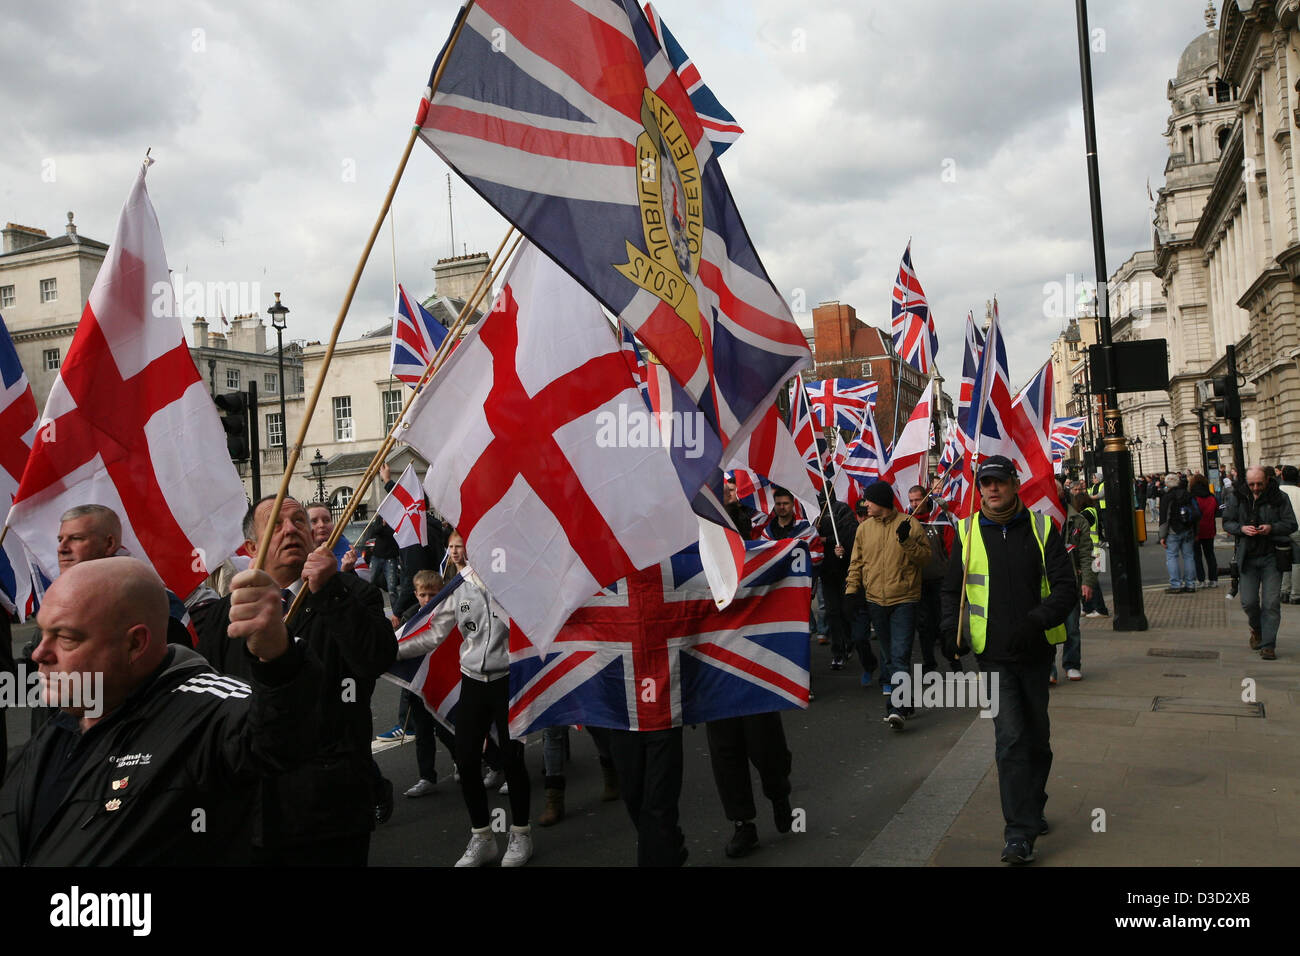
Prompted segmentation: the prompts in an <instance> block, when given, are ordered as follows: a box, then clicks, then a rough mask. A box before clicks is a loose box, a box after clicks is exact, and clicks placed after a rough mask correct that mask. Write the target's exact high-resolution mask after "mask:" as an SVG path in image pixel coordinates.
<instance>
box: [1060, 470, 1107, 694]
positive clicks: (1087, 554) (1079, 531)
mask: <svg viewBox="0 0 1300 956" xmlns="http://www.w3.org/2000/svg"><path fill="white" fill-rule="evenodd" d="M1058 492H1059V494H1060V497H1061V507H1062V508H1064V509H1065V551H1066V553H1067V554H1069V556H1070V564H1071V566H1072V567H1073V568H1074V580H1075V583H1076V584H1077V585H1078V587H1079V593H1080V594H1081V595H1082V596H1083V597H1084V599H1085V600H1086V599H1087V598H1089V597H1091V596H1092V591H1093V588H1095V587H1096V586H1097V572H1096V571H1094V570H1093V569H1092V537H1091V535H1089V534H1088V519H1087V518H1085V517H1084V516H1083V515H1081V514H1079V511H1078V508H1077V507H1076V505H1075V501H1077V500H1079V499H1081V498H1082V497H1083V496H1081V495H1075V501H1071V500H1070V496H1069V495H1068V494H1067V493H1066V491H1065V488H1064V486H1060V487H1059V488H1058ZM1079 611H1080V605H1079V602H1077V601H1076V602H1075V603H1074V606H1073V607H1072V608H1071V609H1070V614H1069V616H1068V617H1067V618H1066V619H1065V646H1064V647H1063V649H1062V651H1061V664H1062V666H1063V667H1064V668H1065V676H1066V677H1067V678H1068V679H1070V680H1083V635H1082V634H1081V633H1080V631H1079ZM1049 683H1050V684H1051V685H1052V686H1056V648H1052V675H1051V677H1050V679H1049Z"/></svg>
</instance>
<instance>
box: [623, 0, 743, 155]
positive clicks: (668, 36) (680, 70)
mask: <svg viewBox="0 0 1300 956" xmlns="http://www.w3.org/2000/svg"><path fill="white" fill-rule="evenodd" d="M645 15H646V19H647V20H649V21H650V29H651V30H653V31H654V34H655V36H656V37H658V38H659V45H660V46H662V47H663V48H664V52H665V53H667V54H668V62H670V63H672V65H673V69H674V70H676V71H677V75H678V76H680V77H681V78H682V85H683V86H684V87H686V92H687V94H689V95H690V98H691V105H692V106H694V107H695V113H696V115H697V116H699V118H700V125H701V126H703V127H704V133H705V135H706V136H708V137H709V142H710V143H712V144H713V155H714V156H721V155H722V154H723V153H724V152H725V151H726V149H727V147H728V146H730V145H731V144H732V143H734V142H735V141H736V140H738V139H739V138H740V134H741V133H743V132H744V130H743V129H741V128H740V126H738V125H737V123H736V119H735V117H734V116H732V115H731V114H730V113H728V112H727V111H726V110H725V109H724V108H723V106H722V104H721V103H719V102H718V98H717V97H716V96H714V95H713V91H712V90H711V89H709V87H708V86H707V85H706V84H705V82H704V80H703V79H701V78H700V71H699V70H698V69H697V68H696V66H695V64H694V63H692V62H691V58H690V57H689V56H687V55H686V51H685V50H683V49H682V45H681V44H680V43H678V42H677V38H676V37H674V36H673V34H672V31H671V30H669V29H668V24H666V23H664V22H663V20H662V19H660V17H659V11H658V10H656V9H655V8H654V7H653V6H652V5H651V4H649V3H647V4H646V5H645Z"/></svg>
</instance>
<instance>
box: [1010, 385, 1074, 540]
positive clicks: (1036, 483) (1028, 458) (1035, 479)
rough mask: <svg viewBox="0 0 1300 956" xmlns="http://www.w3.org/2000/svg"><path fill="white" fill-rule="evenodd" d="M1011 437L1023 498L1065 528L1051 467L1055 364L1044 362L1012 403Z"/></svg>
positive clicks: (1028, 506)
mask: <svg viewBox="0 0 1300 956" xmlns="http://www.w3.org/2000/svg"><path fill="white" fill-rule="evenodd" d="M1012 412H1013V420H1012V437H1013V438H1014V440H1015V443H1016V451H1017V456H1016V457H1015V458H1014V459H1012V460H1013V461H1015V463H1016V468H1017V469H1018V470H1019V472H1020V500H1021V501H1023V502H1024V503H1025V507H1026V508H1028V509H1029V510H1030V511H1037V512H1040V513H1042V514H1045V515H1047V516H1049V517H1050V518H1051V519H1052V520H1053V521H1055V522H1056V527H1057V528H1058V529H1059V528H1063V527H1065V509H1064V508H1062V507H1061V499H1060V496H1059V495H1058V494H1057V490H1056V476H1055V473H1054V470H1053V468H1052V441H1051V434H1052V421H1053V420H1052V363H1051V362H1044V363H1043V367H1042V368H1040V369H1039V370H1038V374H1036V375H1035V376H1034V377H1033V378H1031V379H1030V380H1029V382H1028V384H1026V385H1025V387H1024V388H1022V389H1021V390H1020V394H1019V395H1017V396H1016V399H1015V402H1014V403H1013V404H1012Z"/></svg>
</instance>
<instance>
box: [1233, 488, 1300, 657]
mask: <svg viewBox="0 0 1300 956" xmlns="http://www.w3.org/2000/svg"><path fill="white" fill-rule="evenodd" d="M1245 484H1246V486H1245V487H1244V488H1243V487H1241V485H1240V483H1238V485H1237V487H1236V488H1235V489H1234V491H1233V493H1232V494H1231V495H1230V496H1229V498H1228V505H1227V509H1226V510H1225V511H1224V514H1223V530H1224V531H1226V532H1228V534H1231V535H1234V536H1235V537H1236V539H1237V547H1236V550H1235V552H1234V558H1235V560H1236V562H1237V565H1238V567H1239V568H1240V572H1241V609H1242V610H1243V611H1245V612H1246V617H1247V619H1248V620H1249V622H1250V647H1251V650H1258V651H1259V656H1260V657H1261V658H1262V659H1264V660H1266V661H1271V660H1276V659H1277V630H1278V625H1279V624H1281V621H1282V608H1281V602H1282V593H1281V592H1282V566H1283V565H1286V566H1289V565H1290V562H1291V535H1292V534H1294V533H1295V532H1296V530H1297V528H1298V527H1300V526H1298V525H1297V523H1296V516H1295V511H1294V510H1293V509H1292V508H1291V499H1289V498H1288V497H1287V496H1286V495H1285V494H1284V493H1283V492H1282V490H1281V489H1280V488H1279V487H1278V484H1277V482H1276V481H1274V480H1273V479H1272V478H1270V477H1268V475H1267V473H1266V472H1265V471H1264V469H1263V468H1260V467H1258V466H1256V467H1253V468H1248V469H1246V483H1245ZM1283 559H1285V560H1283Z"/></svg>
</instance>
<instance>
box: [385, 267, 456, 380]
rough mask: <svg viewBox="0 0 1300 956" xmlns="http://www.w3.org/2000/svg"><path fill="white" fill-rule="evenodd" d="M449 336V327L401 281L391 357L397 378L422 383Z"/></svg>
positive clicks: (390, 360) (393, 371) (390, 362)
mask: <svg viewBox="0 0 1300 956" xmlns="http://www.w3.org/2000/svg"><path fill="white" fill-rule="evenodd" d="M446 338H447V329H446V328H445V327H444V326H443V324H442V323H441V322H439V321H438V320H437V319H435V318H434V317H433V316H432V315H430V314H429V313H428V311H427V310H426V309H425V308H424V306H422V305H420V302H419V300H418V299H413V298H411V296H410V295H408V294H407V292H406V289H405V288H404V287H402V286H401V285H400V284H399V285H398V287H397V307H396V308H395V309H394V310H393V347H392V351H391V352H390V354H389V360H388V362H389V366H390V367H391V369H392V373H393V378H395V379H397V380H398V381H401V382H405V383H406V384H407V385H409V386H411V388H415V387H416V386H417V385H419V384H420V379H421V377H423V375H424V370H425V369H426V368H428V366H429V363H430V362H432V361H433V356H434V353H436V352H437V351H438V348H439V347H440V346H441V345H442V343H443V342H444V341H446Z"/></svg>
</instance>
